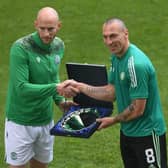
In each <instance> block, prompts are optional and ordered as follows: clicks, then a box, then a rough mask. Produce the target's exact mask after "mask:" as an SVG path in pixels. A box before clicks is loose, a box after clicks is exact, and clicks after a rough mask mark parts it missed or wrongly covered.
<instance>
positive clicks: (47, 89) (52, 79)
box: [6, 32, 64, 126]
mask: <svg viewBox="0 0 168 168" xmlns="http://www.w3.org/2000/svg"><path fill="white" fill-rule="evenodd" d="M63 54H64V43H63V41H62V40H61V39H59V38H58V37H55V39H54V40H53V41H52V42H51V44H44V43H43V42H42V41H41V39H40V37H39V35H38V33H37V32H35V33H32V34H30V35H28V36H25V37H23V38H21V39H19V40H17V41H16V42H14V44H13V45H12V47H11V51H10V77H9V86H8V95H7V104H6V117H7V119H8V120H11V121H13V122H15V123H18V124H21V125H31V126H36V125H45V124H48V123H49V122H50V121H51V120H52V117H53V100H54V101H55V103H56V104H59V102H60V101H63V99H64V98H63V97H61V96H59V95H58V93H57V92H56V84H57V83H59V82H60V79H59V66H60V62H61V59H62V57H63Z"/></svg>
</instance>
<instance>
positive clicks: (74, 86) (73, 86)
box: [57, 80, 85, 98]
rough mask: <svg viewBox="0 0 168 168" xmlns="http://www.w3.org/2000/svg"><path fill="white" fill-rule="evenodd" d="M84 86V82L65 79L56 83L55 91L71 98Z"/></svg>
mask: <svg viewBox="0 0 168 168" xmlns="http://www.w3.org/2000/svg"><path fill="white" fill-rule="evenodd" d="M84 87H85V84H84V83H80V82H77V81H75V80H65V81H64V82H62V83H59V84H57V92H58V93H59V95H61V96H64V97H65V98H71V97H75V96H76V95H77V94H78V93H80V92H82V90H83V89H84Z"/></svg>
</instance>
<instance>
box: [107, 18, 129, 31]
mask: <svg viewBox="0 0 168 168" xmlns="http://www.w3.org/2000/svg"><path fill="white" fill-rule="evenodd" d="M108 24H115V25H117V26H118V27H119V28H120V29H121V30H125V29H127V27H126V25H125V23H124V22H123V21H122V20H120V19H118V18H110V19H107V20H106V21H105V22H104V25H108Z"/></svg>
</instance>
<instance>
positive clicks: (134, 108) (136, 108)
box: [97, 99, 146, 129]
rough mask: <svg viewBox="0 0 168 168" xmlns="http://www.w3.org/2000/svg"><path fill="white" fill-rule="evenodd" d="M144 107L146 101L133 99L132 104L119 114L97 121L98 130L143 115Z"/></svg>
mask: <svg viewBox="0 0 168 168" xmlns="http://www.w3.org/2000/svg"><path fill="white" fill-rule="evenodd" d="M145 105H146V99H135V100H133V101H132V103H131V104H130V105H129V106H128V107H127V108H126V109H125V110H124V111H123V112H122V113H120V114H118V115H116V116H114V117H105V118H101V119H97V121H98V122H101V124H100V126H99V128H98V129H102V128H106V127H108V126H110V125H114V124H116V123H119V122H127V121H130V120H133V119H135V118H138V117H140V116H142V115H143V113H144V109H145Z"/></svg>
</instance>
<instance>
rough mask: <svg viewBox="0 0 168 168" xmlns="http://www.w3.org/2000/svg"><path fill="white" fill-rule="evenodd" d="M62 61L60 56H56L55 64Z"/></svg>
mask: <svg viewBox="0 0 168 168" xmlns="http://www.w3.org/2000/svg"><path fill="white" fill-rule="evenodd" d="M60 61H61V59H60V56H59V55H55V58H54V62H55V64H59V63H60Z"/></svg>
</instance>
